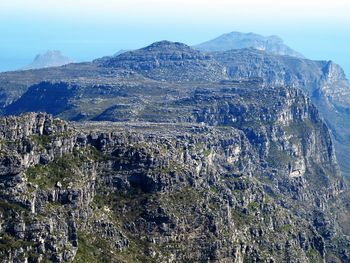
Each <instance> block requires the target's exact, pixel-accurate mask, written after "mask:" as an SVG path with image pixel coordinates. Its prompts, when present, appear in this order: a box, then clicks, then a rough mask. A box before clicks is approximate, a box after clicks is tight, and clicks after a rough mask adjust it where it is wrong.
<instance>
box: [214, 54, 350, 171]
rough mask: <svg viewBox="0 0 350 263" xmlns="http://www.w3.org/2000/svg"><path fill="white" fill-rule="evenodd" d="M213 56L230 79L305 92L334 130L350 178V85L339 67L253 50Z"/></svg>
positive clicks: (323, 62) (342, 163)
mask: <svg viewBox="0 0 350 263" xmlns="http://www.w3.org/2000/svg"><path fill="white" fill-rule="evenodd" d="M214 57H215V58H216V59H217V60H218V61H220V62H221V63H223V64H224V65H225V66H226V67H227V71H228V74H229V76H230V78H233V79H236V80H247V79H251V78H258V79H260V80H261V81H262V82H263V83H265V85H280V86H288V87H289V86H291V87H296V88H299V89H301V90H303V91H304V92H305V93H306V94H307V95H308V96H309V97H310V98H311V100H312V102H313V103H314V104H315V105H316V107H317V108H318V110H319V111H320V114H321V116H322V117H323V118H324V119H325V121H326V123H327V125H328V127H329V128H330V129H331V130H332V134H333V136H334V138H335V143H336V146H337V147H336V149H337V156H338V159H339V161H340V165H341V168H342V172H343V174H344V175H345V176H349V175H350V167H349V164H348V163H349V161H348V160H349V156H350V148H349V145H350V141H349V138H348V133H349V131H350V126H349V124H348V123H350V122H349V116H350V115H349V112H350V111H349V108H350V84H349V82H348V80H347V79H346V76H345V74H344V71H343V70H342V68H341V67H340V66H339V65H337V64H335V63H334V62H332V61H312V60H307V59H300V58H293V57H288V56H274V55H271V54H267V53H265V52H261V51H258V50H254V49H245V50H231V51H226V52H218V53H215V54H214Z"/></svg>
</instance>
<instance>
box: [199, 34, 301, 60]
mask: <svg viewBox="0 0 350 263" xmlns="http://www.w3.org/2000/svg"><path fill="white" fill-rule="evenodd" d="M194 48H196V49H198V50H201V51H207V52H215V51H227V50H231V49H242V48H255V49H258V50H263V51H266V52H268V53H272V54H277V55H287V56H292V57H298V58H304V56H303V55H302V54H300V53H298V52H296V51H294V50H293V49H291V48H290V47H288V46H287V45H286V44H284V43H283V40H282V39H281V38H280V37H278V36H262V35H258V34H254V33H241V32H231V33H227V34H223V35H221V36H219V37H217V38H215V39H212V40H209V41H207V42H204V43H201V44H199V45H196V46H194Z"/></svg>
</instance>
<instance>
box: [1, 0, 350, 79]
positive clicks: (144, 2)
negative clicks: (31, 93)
mask: <svg viewBox="0 0 350 263" xmlns="http://www.w3.org/2000/svg"><path fill="white" fill-rule="evenodd" d="M349 12H350V1H348V0H332V1H329V0H328V1H326V0H292V1H291V0H284V1H281V0H278V1H277V0H212V1H209V0H124V1H121V0H0V40H1V41H0V71H6V70H15V69H19V68H21V67H23V66H25V65H27V64H29V63H30V62H31V61H32V60H33V58H34V57H35V55H36V54H39V53H44V52H45V51H47V50H61V51H62V52H63V53H64V54H65V55H67V56H69V57H71V58H73V59H74V60H75V61H77V62H79V61H91V60H93V59H95V58H98V57H102V56H106V55H112V54H114V53H116V52H117V51H119V50H120V49H135V48H140V47H143V46H146V45H149V44H151V43H153V42H155V41H159V40H171V41H179V42H184V43H186V44H189V45H194V44H198V43H201V42H204V41H207V40H209V39H212V38H215V37H217V36H219V35H221V34H224V33H228V32H231V31H240V32H254V33H258V34H262V35H278V36H280V37H281V38H282V39H283V40H284V42H285V43H286V44H287V45H289V46H290V47H291V48H293V49H295V50H297V51H299V52H301V53H303V54H304V55H305V56H306V57H308V58H310V59H316V60H333V61H335V62H336V63H338V64H340V65H341V66H342V67H343V68H344V69H345V72H346V74H347V76H350V60H349V58H350V48H349V46H350V45H349V43H350V15H349Z"/></svg>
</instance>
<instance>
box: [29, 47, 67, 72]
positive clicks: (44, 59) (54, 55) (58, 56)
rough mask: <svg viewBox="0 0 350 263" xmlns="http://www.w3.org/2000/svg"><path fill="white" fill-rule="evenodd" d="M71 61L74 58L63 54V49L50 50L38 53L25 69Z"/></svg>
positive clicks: (54, 65)
mask: <svg viewBox="0 0 350 263" xmlns="http://www.w3.org/2000/svg"><path fill="white" fill-rule="evenodd" d="M69 63H73V60H72V59H70V58H68V57H66V56H64V55H62V53H61V51H58V50H49V51H47V52H46V53H44V54H39V55H36V57H35V58H34V61H33V62H32V63H30V64H29V65H27V66H25V67H24V68H23V70H28V69H40V68H49V67H59V66H63V65H66V64H69Z"/></svg>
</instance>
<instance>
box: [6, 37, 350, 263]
mask: <svg viewBox="0 0 350 263" xmlns="http://www.w3.org/2000/svg"><path fill="white" fill-rule="evenodd" d="M0 92H1V93H2V96H1V97H0V99H1V101H0V102H1V106H2V115H3V117H1V118H0V226H1V227H0V235H1V239H0V247H1V250H0V259H1V261H3V262H8V261H11V260H12V261H15V262H16V261H27V262H38V261H48V262H50V261H51V262H171V261H172V262H239V263H242V262H306V263H311V262H327V263H328V262H329V263H331V262H343V263H346V262H349V261H350V248H349V242H350V239H349V236H350V229H349V227H348V226H349V225H350V224H349V223H350V208H349V203H350V195H349V182H348V179H347V178H346V177H345V175H346V168H347V166H346V164H347V162H346V160H349V159H348V156H347V155H346V154H347V149H349V148H347V147H350V139H349V138H348V136H347V134H349V131H350V127H349V126H348V124H347V122H346V120H347V119H346V118H349V116H350V115H349V114H350V111H349V107H348V105H349V83H348V81H347V80H346V77H345V74H344V72H343V71H342V69H341V68H340V67H339V66H338V65H337V64H336V63H334V62H332V61H312V60H308V59H303V58H297V57H292V56H284V55H276V54H272V53H268V52H265V51H261V50H257V49H253V48H248V49H238V50H237V49H235V50H229V51H221V52H211V53H210V54H208V53H203V52H201V51H199V50H196V49H194V48H191V47H189V46H187V45H185V44H182V43H176V42H169V41H160V42H156V43H153V44H151V45H149V46H147V47H145V48H142V49H139V50H133V51H129V52H125V53H123V54H120V55H118V56H112V57H103V58H100V59H96V60H94V61H93V62H88V63H73V64H69V65H65V66H62V67H55V68H46V69H38V70H30V71H18V72H7V73H3V74H0ZM30 111H35V112H36V113H28V112H30ZM39 111H41V112H46V113H38V112H39ZM9 115H11V116H9ZM12 115H18V116H12ZM341 120H343V121H341ZM68 121H69V122H68ZM338 160H340V167H339V165H338Z"/></svg>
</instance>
